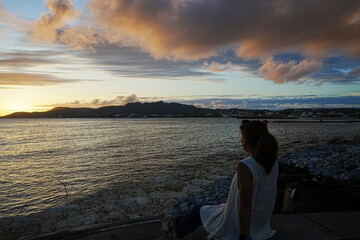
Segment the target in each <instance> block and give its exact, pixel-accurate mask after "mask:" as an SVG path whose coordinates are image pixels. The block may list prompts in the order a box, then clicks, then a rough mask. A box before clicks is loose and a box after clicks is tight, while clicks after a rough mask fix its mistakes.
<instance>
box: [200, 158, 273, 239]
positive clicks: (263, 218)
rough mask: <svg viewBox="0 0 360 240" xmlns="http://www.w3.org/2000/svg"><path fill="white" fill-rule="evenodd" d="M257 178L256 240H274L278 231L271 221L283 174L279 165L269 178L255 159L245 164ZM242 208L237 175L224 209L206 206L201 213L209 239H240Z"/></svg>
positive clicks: (252, 229)
mask: <svg viewBox="0 0 360 240" xmlns="http://www.w3.org/2000/svg"><path fill="white" fill-rule="evenodd" d="M241 162H242V163H244V164H245V165H246V166H248V167H249V168H250V170H251V172H252V175H253V198H252V212H251V213H252V214H251V224H250V237H251V239H252V240H262V239H268V238H271V237H272V236H273V235H274V234H275V231H274V230H272V229H271V228H270V217H271V214H272V211H273V209H274V206H275V201H276V182H277V177H278V172H279V167H278V163H277V161H276V163H275V165H274V167H273V168H272V169H271V172H270V174H269V175H267V174H266V172H265V169H264V168H263V167H262V166H260V164H259V163H258V162H257V161H256V160H255V159H254V158H252V157H248V158H246V159H243V160H241ZM239 206H240V198H239V189H238V185H237V175H236V174H235V176H234V178H233V180H232V182H231V186H230V191H229V196H228V200H227V202H226V203H225V204H221V205H206V206H203V207H202V208H201V209H200V217H201V221H202V223H203V226H204V228H205V230H206V231H207V232H208V233H209V235H208V237H207V238H208V239H209V240H210V239H216V240H234V239H238V238H239V235H240V232H241V231H240V225H239V217H238V209H239Z"/></svg>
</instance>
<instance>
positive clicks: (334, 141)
mask: <svg viewBox="0 0 360 240" xmlns="http://www.w3.org/2000/svg"><path fill="white" fill-rule="evenodd" d="M344 141H345V138H344V137H343V136H337V137H334V138H332V139H330V140H328V141H327V144H338V143H342V142H344Z"/></svg>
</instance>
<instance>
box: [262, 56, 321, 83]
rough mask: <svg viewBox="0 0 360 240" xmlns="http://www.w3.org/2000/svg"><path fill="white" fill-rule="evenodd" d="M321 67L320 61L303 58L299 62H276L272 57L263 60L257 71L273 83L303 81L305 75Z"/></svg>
mask: <svg viewBox="0 0 360 240" xmlns="http://www.w3.org/2000/svg"><path fill="white" fill-rule="evenodd" d="M321 67H322V62H319V61H316V60H311V59H305V60H302V61H301V62H299V63H296V62H295V61H290V62H287V63H283V62H276V61H274V60H273V59H272V58H268V59H266V60H265V61H264V63H263V65H262V66H261V67H260V68H259V73H260V74H261V75H262V76H263V77H264V78H265V79H267V80H272V81H273V82H274V83H285V82H299V83H302V82H305V81H306V80H308V79H306V77H307V76H309V75H310V74H311V73H313V72H315V71H318V70H319V69H320V68H321Z"/></svg>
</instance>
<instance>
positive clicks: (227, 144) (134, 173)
mask: <svg viewBox="0 0 360 240" xmlns="http://www.w3.org/2000/svg"><path fill="white" fill-rule="evenodd" d="M240 121H241V120H238V119H234V118H154V119H147V118H142V119H0V217H4V216H10V215H17V214H24V213H26V214H29V213H33V212H38V211H41V210H43V209H45V208H47V207H51V206H56V205H59V204H63V203H64V201H69V200H71V199H74V198H79V197H82V196H86V195H87V194H91V193H92V192H94V191H97V190H98V189H101V188H105V187H107V186H109V185H111V184H116V183H117V182H139V181H141V180H142V179H150V178H154V177H156V176H161V175H165V174H171V173H174V172H177V171H194V170H195V169H197V168H198V167H200V166H201V165H202V164H211V161H213V160H215V159H219V158H225V157H229V156H232V155H234V154H239V153H242V149H241V148H240V147H239V138H240V133H239V124H240ZM268 126H269V130H270V132H272V133H273V134H274V135H275V136H276V138H277V139H278V141H279V144H280V146H289V145H291V144H302V142H305V141H306V140H307V139H318V140H319V141H320V142H322V141H326V140H328V139H330V138H332V137H335V136H344V137H345V138H346V139H351V138H352V137H353V136H354V135H356V134H359V133H360V123H341V122H338V123H311V122H276V121H275V122H270V123H269V125H268ZM65 196H67V198H65Z"/></svg>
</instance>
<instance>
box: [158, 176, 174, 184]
mask: <svg viewBox="0 0 360 240" xmlns="http://www.w3.org/2000/svg"><path fill="white" fill-rule="evenodd" d="M171 178H172V177H171V175H163V176H159V177H156V178H154V181H155V182H156V183H164V182H166V181H169V180H170V179H171Z"/></svg>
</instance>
